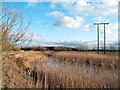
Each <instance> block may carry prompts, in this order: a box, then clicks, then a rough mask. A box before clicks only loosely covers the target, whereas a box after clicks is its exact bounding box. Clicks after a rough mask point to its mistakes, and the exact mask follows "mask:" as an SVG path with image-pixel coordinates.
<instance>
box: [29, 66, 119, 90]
mask: <svg viewBox="0 0 120 90" xmlns="http://www.w3.org/2000/svg"><path fill="white" fill-rule="evenodd" d="M30 75H31V76H32V77H33V78H34V79H33V80H34V82H35V85H36V87H39V88H103V87H104V88H116V87H117V84H118V81H115V80H114V79H113V78H112V79H111V81H110V80H106V77H105V75H104V73H103V74H102V75H99V74H97V75H95V76H94V75H93V73H91V72H90V73H89V75H88V74H86V72H84V71H83V72H82V73H80V72H78V73H73V72H72V73H71V72H69V71H68V70H58V69H56V68H53V69H50V70H49V69H45V68H42V69H40V68H39V67H35V68H33V70H32V71H31V73H30Z"/></svg>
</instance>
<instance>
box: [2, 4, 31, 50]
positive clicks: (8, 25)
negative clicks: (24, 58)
mask: <svg viewBox="0 0 120 90" xmlns="http://www.w3.org/2000/svg"><path fill="white" fill-rule="evenodd" d="M4 4H5V5H4ZM1 5H2V14H1V16H0V20H1V21H2V22H1V23H0V27H1V29H2V30H1V38H2V39H1V43H2V52H8V51H10V50H13V49H15V48H16V46H18V45H20V44H23V43H25V42H27V43H29V42H30V41H31V36H30V37H29V39H28V38H25V37H24V36H25V35H26V33H27V30H28V27H29V25H30V24H31V18H29V19H28V20H25V18H24V15H23V8H24V7H22V9H21V7H18V6H17V4H16V3H14V4H12V5H11V3H10V2H8V3H4V2H2V3H1ZM11 6H12V9H11Z"/></svg>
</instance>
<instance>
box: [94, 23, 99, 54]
mask: <svg viewBox="0 0 120 90" xmlns="http://www.w3.org/2000/svg"><path fill="white" fill-rule="evenodd" d="M94 25H97V35H98V44H97V53H98V54H99V25H100V23H94Z"/></svg>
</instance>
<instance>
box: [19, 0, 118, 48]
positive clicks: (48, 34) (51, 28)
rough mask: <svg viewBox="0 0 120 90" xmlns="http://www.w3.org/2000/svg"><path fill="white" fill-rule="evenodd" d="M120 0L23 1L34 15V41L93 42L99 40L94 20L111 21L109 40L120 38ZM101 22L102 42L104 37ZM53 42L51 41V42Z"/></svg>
mask: <svg viewBox="0 0 120 90" xmlns="http://www.w3.org/2000/svg"><path fill="white" fill-rule="evenodd" d="M117 2H118V0H114V2H113V0H101V2H94V1H93V2H92V1H90V0H77V2H69V0H67V2H39V0H34V1H32V0H30V2H19V3H18V5H22V4H24V14H26V12H27V13H28V14H29V15H30V16H31V17H32V23H31V25H30V27H29V30H28V32H27V33H28V35H30V34H33V35H34V36H33V45H34V44H35V45H43V46H44V45H45V42H66V41H67V42H73V41H76V42H93V43H96V41H97V32H96V30H97V28H96V26H94V22H109V23H110V24H109V25H107V26H106V37H107V42H117V41H118V5H117ZM102 33H103V26H100V34H101V35H100V40H101V41H100V42H101V43H103V42H102V39H103V34H102ZM48 44H49V43H47V45H48Z"/></svg>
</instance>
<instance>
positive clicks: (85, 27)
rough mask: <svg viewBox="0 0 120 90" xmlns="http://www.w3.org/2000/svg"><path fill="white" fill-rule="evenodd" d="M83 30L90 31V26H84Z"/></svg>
mask: <svg viewBox="0 0 120 90" xmlns="http://www.w3.org/2000/svg"><path fill="white" fill-rule="evenodd" d="M81 29H82V30H83V31H90V25H84V26H83V27H82V28H81Z"/></svg>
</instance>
